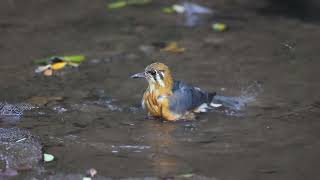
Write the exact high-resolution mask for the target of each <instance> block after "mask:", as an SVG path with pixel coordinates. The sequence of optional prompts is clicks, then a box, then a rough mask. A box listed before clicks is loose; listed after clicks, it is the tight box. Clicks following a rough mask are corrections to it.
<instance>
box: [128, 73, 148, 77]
mask: <svg viewBox="0 0 320 180" xmlns="http://www.w3.org/2000/svg"><path fill="white" fill-rule="evenodd" d="M145 77H146V76H145V75H144V72H141V73H137V74H134V75H132V76H131V78H145Z"/></svg>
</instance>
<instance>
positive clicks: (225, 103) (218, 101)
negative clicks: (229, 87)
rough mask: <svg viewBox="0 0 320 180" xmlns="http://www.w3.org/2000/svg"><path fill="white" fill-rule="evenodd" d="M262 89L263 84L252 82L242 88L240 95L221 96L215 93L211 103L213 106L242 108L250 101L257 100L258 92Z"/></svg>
mask: <svg viewBox="0 0 320 180" xmlns="http://www.w3.org/2000/svg"><path fill="white" fill-rule="evenodd" d="M261 91H262V88H261V85H260V84H259V83H257V82H255V83H253V84H251V85H250V86H248V87H246V88H245V89H243V90H242V92H241V95H240V96H236V97H232V96H220V95H215V96H214V97H213V99H212V101H211V103H210V106H212V107H221V106H222V107H225V108H228V109H232V110H237V111H238V110H241V109H243V108H244V107H246V106H247V104H248V103H250V102H253V101H255V100H256V97H257V96H258V94H259V93H260V92H261Z"/></svg>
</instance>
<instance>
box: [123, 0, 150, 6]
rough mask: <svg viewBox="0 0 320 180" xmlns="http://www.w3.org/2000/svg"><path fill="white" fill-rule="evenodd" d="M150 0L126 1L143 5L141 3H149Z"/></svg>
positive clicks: (130, 3)
mask: <svg viewBox="0 0 320 180" xmlns="http://www.w3.org/2000/svg"><path fill="white" fill-rule="evenodd" d="M151 2H152V0H128V1H127V3H128V4H129V5H143V4H148V3H151Z"/></svg>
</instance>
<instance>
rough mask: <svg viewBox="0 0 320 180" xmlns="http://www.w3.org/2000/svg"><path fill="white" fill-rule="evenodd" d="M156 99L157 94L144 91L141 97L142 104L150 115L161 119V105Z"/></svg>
mask: <svg viewBox="0 0 320 180" xmlns="http://www.w3.org/2000/svg"><path fill="white" fill-rule="evenodd" d="M157 97H158V95H157V93H155V92H149V91H146V92H145V93H144V96H143V103H144V106H145V107H146V109H147V111H148V112H149V113H150V115H152V116H156V117H161V104H160V103H159V102H158V100H157Z"/></svg>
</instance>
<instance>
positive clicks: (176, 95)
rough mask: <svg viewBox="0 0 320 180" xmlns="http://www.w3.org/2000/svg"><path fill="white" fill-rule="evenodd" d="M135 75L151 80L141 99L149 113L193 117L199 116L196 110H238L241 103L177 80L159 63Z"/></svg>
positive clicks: (163, 116) (165, 66) (185, 117)
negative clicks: (224, 108) (222, 108)
mask: <svg viewBox="0 0 320 180" xmlns="http://www.w3.org/2000/svg"><path fill="white" fill-rule="evenodd" d="M131 78H145V79H146V80H147V81H148V88H147V89H146V91H145V92H144V94H143V98H142V101H141V104H142V108H143V109H145V110H146V111H147V112H148V115H149V116H152V117H157V118H163V119H165V120H168V121H176V120H180V119H184V120H191V119H194V118H195V113H200V112H207V111H209V110H212V109H215V108H221V107H226V108H231V109H237V108H238V107H239V106H238V105H239V103H240V102H238V101H237V100H235V99H234V98H232V97H227V96H218V95H217V94H216V93H215V92H212V93H210V92H206V91H203V90H201V89H200V88H198V87H194V86H191V85H189V84H186V83H184V82H182V81H176V80H174V79H173V77H172V74H171V71H170V69H169V67H168V66H167V65H165V64H163V63H159V62H156V63H152V64H150V65H149V66H147V67H146V68H145V70H144V72H141V73H137V74H134V75H132V76H131Z"/></svg>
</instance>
